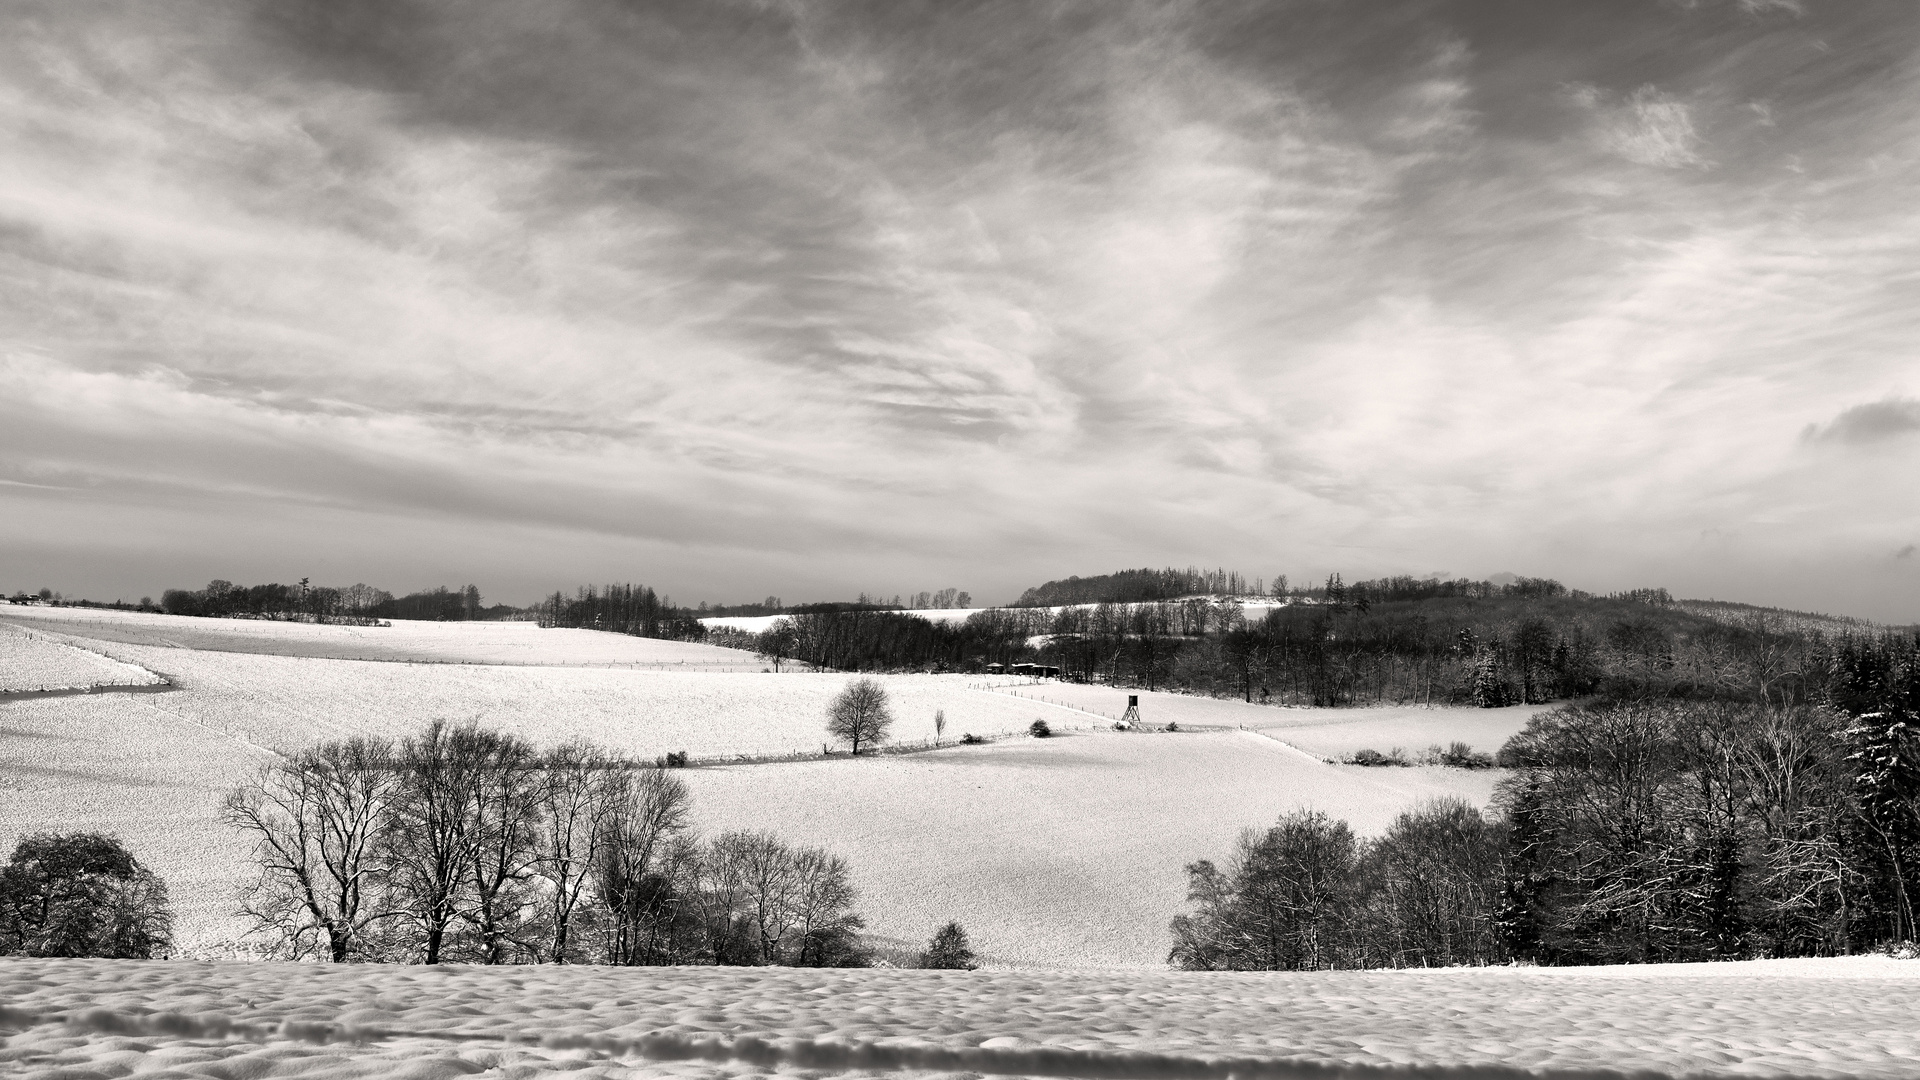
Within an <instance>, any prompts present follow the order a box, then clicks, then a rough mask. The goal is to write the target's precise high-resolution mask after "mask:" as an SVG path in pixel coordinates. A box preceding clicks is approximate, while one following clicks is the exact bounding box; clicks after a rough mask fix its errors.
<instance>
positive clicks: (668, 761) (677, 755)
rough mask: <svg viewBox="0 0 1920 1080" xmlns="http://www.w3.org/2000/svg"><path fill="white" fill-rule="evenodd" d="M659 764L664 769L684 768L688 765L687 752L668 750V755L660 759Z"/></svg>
mask: <svg viewBox="0 0 1920 1080" xmlns="http://www.w3.org/2000/svg"><path fill="white" fill-rule="evenodd" d="M659 765H660V767H661V768H663V769H684V768H686V767H687V752H686V751H685V750H669V751H667V756H666V757H663V758H661V759H660V761H659Z"/></svg>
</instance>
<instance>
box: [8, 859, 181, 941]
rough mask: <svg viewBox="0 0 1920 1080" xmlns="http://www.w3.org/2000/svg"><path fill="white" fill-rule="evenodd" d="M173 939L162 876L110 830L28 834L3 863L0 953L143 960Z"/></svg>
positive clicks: (171, 922) (171, 921) (169, 911)
mask: <svg viewBox="0 0 1920 1080" xmlns="http://www.w3.org/2000/svg"><path fill="white" fill-rule="evenodd" d="M172 944H173V914H172V912H171V910H170V909H169V907H168V904H167V886H166V884H165V883H164V882H162V881H161V880H160V878H159V877H158V876H157V875H155V874H154V873H153V871H151V870H149V869H147V868H146V867H144V866H142V865H140V862H139V860H137V859H135V858H134V857H133V856H132V855H131V854H129V853H128V851H127V849H126V848H124V847H122V846H121V845H120V841H119V840H116V839H115V838H113V837H111V836H103V835H101V834H99V833H64V834H53V833H40V834H37V835H34V836H28V837H25V838H24V839H22V840H21V841H20V843H19V844H18V845H16V846H15V847H14V849H13V857H12V858H11V859H10V860H8V862H7V865H6V866H5V867H4V868H0V955H5V954H14V955H20V956H104V957H112V958H115V959H122V960H146V959H150V958H152V957H153V956H155V955H159V954H164V953H165V952H166V951H167V949H168V948H170V947H171V946H172Z"/></svg>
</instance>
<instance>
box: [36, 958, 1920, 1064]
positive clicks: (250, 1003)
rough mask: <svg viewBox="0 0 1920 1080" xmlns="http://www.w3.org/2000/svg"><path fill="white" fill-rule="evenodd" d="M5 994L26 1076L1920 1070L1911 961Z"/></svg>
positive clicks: (585, 973)
mask: <svg viewBox="0 0 1920 1080" xmlns="http://www.w3.org/2000/svg"><path fill="white" fill-rule="evenodd" d="M0 1009H4V1010H6V1011H5V1012H0V1032H5V1033H7V1034H6V1038H5V1043H4V1045H0V1072H3V1073H5V1074H6V1075H8V1076H15V1077H19V1078H21V1080H75V1078H80V1077H113V1076H125V1075H135V1076H149V1075H151V1076H156V1077H182V1078H184V1077H192V1078H208V1080H236V1078H242V1077H244V1078H247V1080H266V1078H273V1077H289V1076H300V1077H312V1078H316V1080H347V1078H359V1077H369V1078H370V1077H404V1078H418V1080H428V1078H441V1077H455V1076H463V1075H470V1074H479V1073H485V1074H486V1075H489V1076H503V1077H518V1078H534V1077H541V1076H556V1075H563V1074H564V1075H567V1076H571V1077H579V1078H582V1080H587V1078H600V1077H604V1078H624V1077H677V1078H682V1080H731V1078H735V1077H749V1076H766V1075H768V1074H769V1073H770V1072H772V1071H775V1070H777V1071H778V1072H779V1073H780V1074H782V1075H791V1076H797V1077H821V1076H825V1075H830V1074H832V1073H834V1072H840V1071H853V1072H854V1073H855V1075H869V1076H871V1075H876V1074H882V1073H887V1072H893V1073H899V1074H902V1075H911V1076H914V1077H916V1078H920V1077H924V1078H927V1080H932V1078H934V1077H946V1078H952V1077H960V1076H980V1075H994V1074H1010V1075H1054V1076H1105V1077H1142V1078H1144V1077H1163V1078H1166V1080H1220V1078H1222V1077H1224V1076H1226V1075H1227V1074H1228V1072H1229V1071H1231V1072H1232V1073H1233V1074H1234V1075H1237V1076H1242V1077H1246V1078H1248V1080H1264V1078H1275V1080H1278V1078H1282V1077H1289V1078H1290V1077H1299V1078H1301V1080H1306V1078H1308V1077H1312V1078H1315V1080H1323V1078H1325V1077H1328V1076H1331V1075H1340V1076H1347V1077H1356V1078H1363V1080H1364V1078H1372V1077H1378V1078H1380V1080H1389V1078H1394V1080H1427V1078H1428V1077H1433V1078H1435V1080H1439V1078H1442V1077H1446V1078H1449V1080H1458V1078H1459V1077H1462V1076H1494V1077H1502V1078H1514V1080H1519V1078H1522V1077H1527V1076H1544V1077H1551V1076H1553V1075H1555V1072H1556V1071H1558V1070H1566V1071H1570V1072H1574V1073H1577V1074H1578V1075H1580V1076H1581V1077H1582V1080H1599V1078H1602V1077H1606V1076H1622V1077H1624V1076H1626V1075H1629V1074H1633V1073H1638V1074H1639V1075H1640V1076H1641V1077H1642V1078H1646V1077H1655V1076H1682V1075H1693V1076H1748V1077H1753V1076H1760V1077H1766V1076H1805V1077H1836V1078H1838V1077H1860V1078H1879V1077H1904V1076H1911V1075H1913V1069H1914V1061H1915V1060H1916V1057H1917V1056H1920V1025H1915V1024H1914V1023H1913V1018H1914V1016H1915V1015H1920V961H1910V960H1888V959H1883V958H1858V957H1855V958H1845V959H1837V960H1801V961H1793V960H1789V961H1751V962H1745V963H1737V964H1714V965H1673V966H1661V965H1653V966H1644V967H1633V968H1585V969H1581V968H1562V969H1520V968H1480V969H1452V970H1442V971H1401V972H1326V973H1311V974H1299V973H1275V974H1251V973H1248V974H1228V973H1220V972H1166V971H1160V972H1142V971H1127V972H1044V973H1043V972H1005V971H974V972H933V971H885V970H880V971H817V970H812V971H810V970H795V969H751V968H731V969H728V968H721V969H715V968H633V969H608V968H561V967H536V968H463V967H437V968H425V967H376V966H341V967H329V966H321V965H281V964H233V963H218V964H208V963H187V962H130V961H89V960H79V961H75V960H65V961H61V960H0ZM65 1021H71V1022H70V1023H69V1022H65ZM283 1025H284V1026H283ZM343 1028H351V1029H353V1030H352V1031H347V1030H343ZM736 1054H737V1055H740V1056H739V1057H735V1056H734V1055H736ZM743 1058H750V1059H751V1060H743ZM1316 1066H1317V1067H1318V1068H1316ZM1329 1067H1334V1068H1340V1069H1341V1071H1340V1072H1338V1073H1335V1072H1333V1071H1331V1069H1330V1068H1329ZM1447 1070H1451V1071H1447Z"/></svg>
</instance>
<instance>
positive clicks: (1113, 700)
mask: <svg viewBox="0 0 1920 1080" xmlns="http://www.w3.org/2000/svg"><path fill="white" fill-rule="evenodd" d="M993 689H994V692H995V693H1001V694H1009V695H1012V696H1016V697H1020V698H1025V699H1027V700H1030V701H1035V702H1041V703H1048V704H1054V705H1058V706H1061V707H1063V708H1069V709H1078V710H1083V711H1085V712H1087V713H1089V714H1091V715H1092V716H1094V717H1099V718H1108V719H1118V718H1119V717H1121V716H1122V715H1124V714H1125V713H1126V710H1127V698H1128V697H1129V696H1133V697H1137V698H1138V699H1139V701H1140V719H1141V722H1142V723H1145V724H1147V725H1148V726H1164V725H1166V724H1168V723H1177V724H1179V725H1180V726H1181V727H1194V728H1203V727H1204V728H1245V729H1247V730H1249V731H1262V732H1265V733H1267V734H1268V735H1271V736H1272V737H1273V738H1276V739H1279V740H1281V741H1282V742H1285V743H1287V744H1289V745H1291V746H1297V747H1299V748H1300V749H1302V750H1305V751H1307V752H1308V753H1310V754H1313V755H1314V756H1316V757H1323V758H1337V757H1342V756H1345V755H1347V754H1351V753H1353V752H1354V751H1355V750H1362V749H1372V750H1378V751H1380V752H1381V753H1387V752H1389V751H1391V750H1393V749H1394V748H1395V747H1400V748H1403V749H1405V750H1406V751H1407V752H1408V754H1410V755H1411V754H1415V753H1418V752H1419V751H1421V750H1424V749H1426V748H1427V747H1429V746H1435V745H1438V746H1441V747H1445V746H1447V745H1448V744H1449V743H1452V742H1454V741H1459V742H1464V743H1467V744H1468V745H1469V746H1471V747H1473V748H1474V749H1475V750H1482V751H1485V752H1487V753H1492V752H1494V751H1496V750H1498V749H1500V747H1501V746H1502V745H1503V744H1505V743H1506V741H1507V740H1508V739H1510V738H1512V737H1513V736H1514V735H1516V734H1518V733H1519V732H1520V730H1521V729H1522V728H1525V727H1526V726H1527V721H1528V720H1530V719H1531V718H1532V717H1533V716H1534V714H1535V713H1539V712H1544V711H1545V710H1547V709H1550V708H1553V706H1551V705H1513V706H1509V707H1507V708H1504V709H1461V708H1448V707H1432V706H1422V705H1386V706H1377V707H1367V708H1353V709H1302V708H1276V707H1274V706H1270V705H1253V704H1248V703H1247V702H1244V701H1235V700H1233V699H1231V698H1206V697H1195V696H1193V695H1190V694H1168V693H1150V692H1148V691H1144V690H1128V689H1125V688H1123V687H1110V686H1098V685H1083V684H1078V683H1063V682H1040V683H1035V682H1032V681H1031V680H1029V681H1025V682H1020V683H1012V684H1008V685H994V686H993Z"/></svg>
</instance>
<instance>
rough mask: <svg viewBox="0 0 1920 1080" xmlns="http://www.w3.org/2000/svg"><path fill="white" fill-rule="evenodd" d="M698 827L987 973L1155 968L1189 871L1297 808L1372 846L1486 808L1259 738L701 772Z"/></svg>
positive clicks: (1485, 784) (1418, 776) (1154, 740)
mask: <svg viewBox="0 0 1920 1080" xmlns="http://www.w3.org/2000/svg"><path fill="white" fill-rule="evenodd" d="M687 781H688V784H689V785H690V786H691V788H692V790H693V796H694V815H695V818H696V819H697V820H698V821H699V823H700V824H701V825H702V826H703V827H706V828H711V829H736V828H771V829H774V830H776V831H778V832H780V833H782V834H783V835H789V836H805V837H810V838H813V841H814V842H816V843H822V844H824V845H825V846H827V847H828V848H830V849H832V850H833V851H835V852H837V853H839V854H842V855H845V856H846V857H847V859H848V861H849V862H850V863H851V864H852V866H853V870H854V883H855V885H856V886H857V887H858V888H859V889H860V892H861V896H862V898H863V899H862V902H861V911H862V912H863V913H864V914H866V916H867V918H868V920H869V929H870V930H871V931H872V932H874V933H876V934H878V935H880V936H882V937H887V938H893V939H897V940H901V941H906V942H912V943H924V942H925V941H926V939H927V938H928V937H930V936H931V935H932V933H933V931H934V930H936V929H938V928H939V927H940V926H941V925H942V924H943V923H945V922H946V921H947V920H948V919H959V920H960V921H961V923H962V924H964V925H965V926H966V927H967V932H968V934H969V936H970V937H971V938H972V940H973V943H974V948H975V949H976V950H977V951H979V952H980V953H981V954H982V955H983V956H985V957H987V958H988V959H989V960H991V961H992V962H994V963H997V964H1006V965H1015V966H1037V967H1052V966H1063V967H1101V966H1120V965H1128V966H1139V967H1149V968H1151V967H1160V966H1164V965H1165V963H1166V958H1167V949H1168V947H1169V945H1170V944H1171V941H1170V939H1169V938H1168V937H1167V932H1166V927H1167V921H1168V920H1169V919H1171V918H1172V917H1173V916H1174V915H1175V914H1177V913H1178V912H1180V911H1181V910H1183V908H1184V905H1185V902H1186V894H1187V878H1186V874H1185V873H1184V871H1183V867H1185V865H1186V864H1187V863H1189V862H1192V861H1194V860H1195V859H1202V858H1220V857H1222V856H1224V855H1225V854H1226V853H1227V850H1228V848H1229V847H1230V845H1231V844H1232V842H1233V839H1234V837H1236V836H1237V835H1239V832H1240V830H1241V829H1242V828H1244V827H1246V826H1250V825H1265V824H1270V823H1271V822H1272V821H1273V820H1274V819H1275V818H1277V817H1278V816H1279V815H1280V814H1281V813H1282V812H1284V811H1288V810H1293V809H1296V808H1301V807H1311V808H1313V809H1318V810H1322V811H1324V812H1326V813H1328V814H1331V815H1333V816H1335V817H1340V818H1345V819H1347V820H1348V821H1349V822H1350V823H1351V824H1352V825H1353V827H1354V828H1355V830H1357V831H1360V832H1362V833H1377V832H1379V831H1381V830H1382V829H1384V828H1385V827H1386V825H1387V824H1388V823H1389V822H1390V821H1391V820H1392V818H1393V816H1394V815H1395V814H1397V813H1399V812H1400V811H1401V810H1404V809H1406V808H1407V807H1409V806H1411V805H1413V804H1415V803H1417V802H1419V801H1421V800H1422V799H1427V798H1434V797H1439V796H1447V795H1457V796H1460V797H1462V798H1467V799H1469V800H1472V801H1474V802H1479V803H1484V801H1485V799H1486V797H1487V796H1488V794H1490V791H1491V786H1492V779H1491V777H1490V774H1488V773H1485V772H1474V773H1470V772H1465V771H1462V770H1458V769H1441V768H1411V769H1362V768H1357V767H1343V766H1333V765H1327V764H1325V763H1323V762H1321V761H1318V760H1316V759H1314V758H1313V757H1311V756H1309V755H1307V754H1305V753H1302V752H1300V751H1298V750H1295V749H1293V748H1291V747H1288V746H1285V745H1282V744H1280V743H1278V742H1275V741H1274V740H1272V739H1268V738H1265V737H1263V736H1260V735H1257V734H1255V733H1253V732H1244V731H1209V732H1192V733H1188V732H1157V733H1141V732H1124V733H1123V732H1114V731H1097V730H1096V731H1089V732H1076V733H1072V734H1069V735H1064V736H1055V737H1053V738H1050V739H1019V740H1013V741H1009V742H1005V743H999V744H995V745H991V746H981V747H958V748H955V749H952V750H945V751H941V752H940V753H937V754H919V755H912V756H907V757H894V758H868V759H862V760H859V761H853V760H850V759H842V760H829V761H818V760H816V761H796V762H786V763H781V764H774V765H755V766H729V767H725V768H719V769H700V770H695V771H693V772H690V773H688V774H687Z"/></svg>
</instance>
